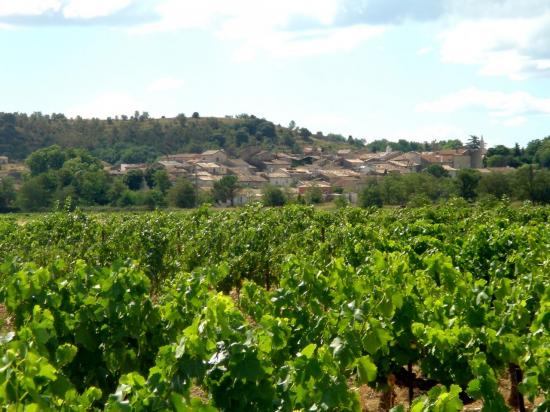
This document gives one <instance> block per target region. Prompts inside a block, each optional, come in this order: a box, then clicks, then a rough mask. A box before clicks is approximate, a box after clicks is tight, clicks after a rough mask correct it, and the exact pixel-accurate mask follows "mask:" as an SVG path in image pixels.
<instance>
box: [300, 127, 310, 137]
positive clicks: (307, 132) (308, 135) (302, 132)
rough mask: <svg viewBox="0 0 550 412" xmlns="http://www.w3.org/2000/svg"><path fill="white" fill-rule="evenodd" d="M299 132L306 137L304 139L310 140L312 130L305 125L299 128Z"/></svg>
mask: <svg viewBox="0 0 550 412" xmlns="http://www.w3.org/2000/svg"><path fill="white" fill-rule="evenodd" d="M298 134H299V135H300V136H301V137H302V138H303V139H304V140H309V138H310V137H311V132H310V131H309V130H308V129H306V128H305V127H302V128H300V129H299V130H298Z"/></svg>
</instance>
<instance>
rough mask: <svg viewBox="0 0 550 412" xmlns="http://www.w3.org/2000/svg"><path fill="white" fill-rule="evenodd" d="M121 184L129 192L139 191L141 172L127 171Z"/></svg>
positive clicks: (141, 178) (137, 170)
mask: <svg viewBox="0 0 550 412" xmlns="http://www.w3.org/2000/svg"><path fill="white" fill-rule="evenodd" d="M123 182H124V183H125V184H126V186H128V189H130V190H139V189H141V185H142V184H143V172H142V171H141V170H139V169H132V170H129V171H128V173H126V174H125V175H124V178H123Z"/></svg>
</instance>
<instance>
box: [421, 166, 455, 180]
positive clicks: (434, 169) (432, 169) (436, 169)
mask: <svg viewBox="0 0 550 412" xmlns="http://www.w3.org/2000/svg"><path fill="white" fill-rule="evenodd" d="M425 172H426V173H428V174H430V175H432V176H434V177H437V178H440V177H449V172H447V171H446V170H445V169H444V168H443V166H441V165H438V164H432V165H429V166H428V167H427V168H426V169H425Z"/></svg>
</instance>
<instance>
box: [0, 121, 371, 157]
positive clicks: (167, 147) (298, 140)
mask: <svg viewBox="0 0 550 412" xmlns="http://www.w3.org/2000/svg"><path fill="white" fill-rule="evenodd" d="M313 139H317V140H321V143H322V144H327V145H330V144H335V145H337V146H341V145H344V146H347V145H348V144H352V145H353V146H352V147H360V146H362V141H361V140H356V139H353V137H351V136H350V137H348V138H347V139H345V138H343V136H340V135H328V136H325V135H323V134H322V133H321V132H318V133H317V134H313V133H312V132H310V131H309V130H308V129H307V128H304V127H297V126H296V124H295V122H291V124H290V125H289V126H288V127H282V126H278V125H275V124H274V123H272V122H270V121H268V120H265V119H260V118H258V117H256V116H253V115H246V114H242V115H238V116H235V117H226V118H214V117H207V118H202V117H200V115H199V113H196V112H195V113H193V115H192V116H191V117H187V116H185V114H179V115H178V116H177V117H175V118H170V119H169V118H160V119H153V118H150V116H149V115H148V114H147V113H140V112H135V113H134V115H133V116H126V115H122V116H120V117H118V116H116V117H113V118H108V119H106V120H100V119H95V118H94V119H83V118H81V117H76V118H74V119H69V118H67V117H66V116H65V115H63V114H55V113H54V114H52V115H43V114H41V113H33V114H31V115H27V114H20V113H0V155H5V156H8V157H9V158H10V159H13V160H23V159H25V158H26V157H27V156H29V155H30V154H31V153H32V152H34V151H36V150H38V149H42V148H45V147H48V146H51V145H58V146H60V147H62V148H81V149H86V150H88V151H89V152H90V153H91V154H92V155H93V156H95V157H97V158H99V159H101V160H104V161H106V162H108V163H111V164H118V163H146V162H150V161H153V160H155V159H156V158H157V157H159V156H161V155H165V154H173V153H200V152H203V151H204V150H208V149H224V150H226V151H227V152H228V153H230V154H232V155H235V156H236V155H238V154H239V153H241V152H243V151H245V150H246V149H247V148H250V147H253V148H258V147H260V148H264V149H268V150H286V151H292V152H297V153H300V152H301V147H302V146H303V145H307V144H311V143H312V142H313V141H314V140H313Z"/></svg>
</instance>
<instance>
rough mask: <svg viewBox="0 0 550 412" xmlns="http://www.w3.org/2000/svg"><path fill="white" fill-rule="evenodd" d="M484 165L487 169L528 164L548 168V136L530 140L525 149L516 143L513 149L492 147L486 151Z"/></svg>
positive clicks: (549, 158) (549, 163) (549, 138)
mask: <svg viewBox="0 0 550 412" xmlns="http://www.w3.org/2000/svg"><path fill="white" fill-rule="evenodd" d="M486 164H487V166H488V167H520V166H522V165H528V164H538V165H539V166H541V167H550V136H548V137H545V138H544V139H535V140H531V141H530V142H529V143H528V144H527V146H526V147H525V148H522V147H520V146H519V145H518V144H517V143H516V145H515V146H514V147H506V146H503V145H498V146H495V147H492V148H490V149H489V150H487V155H486Z"/></svg>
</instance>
